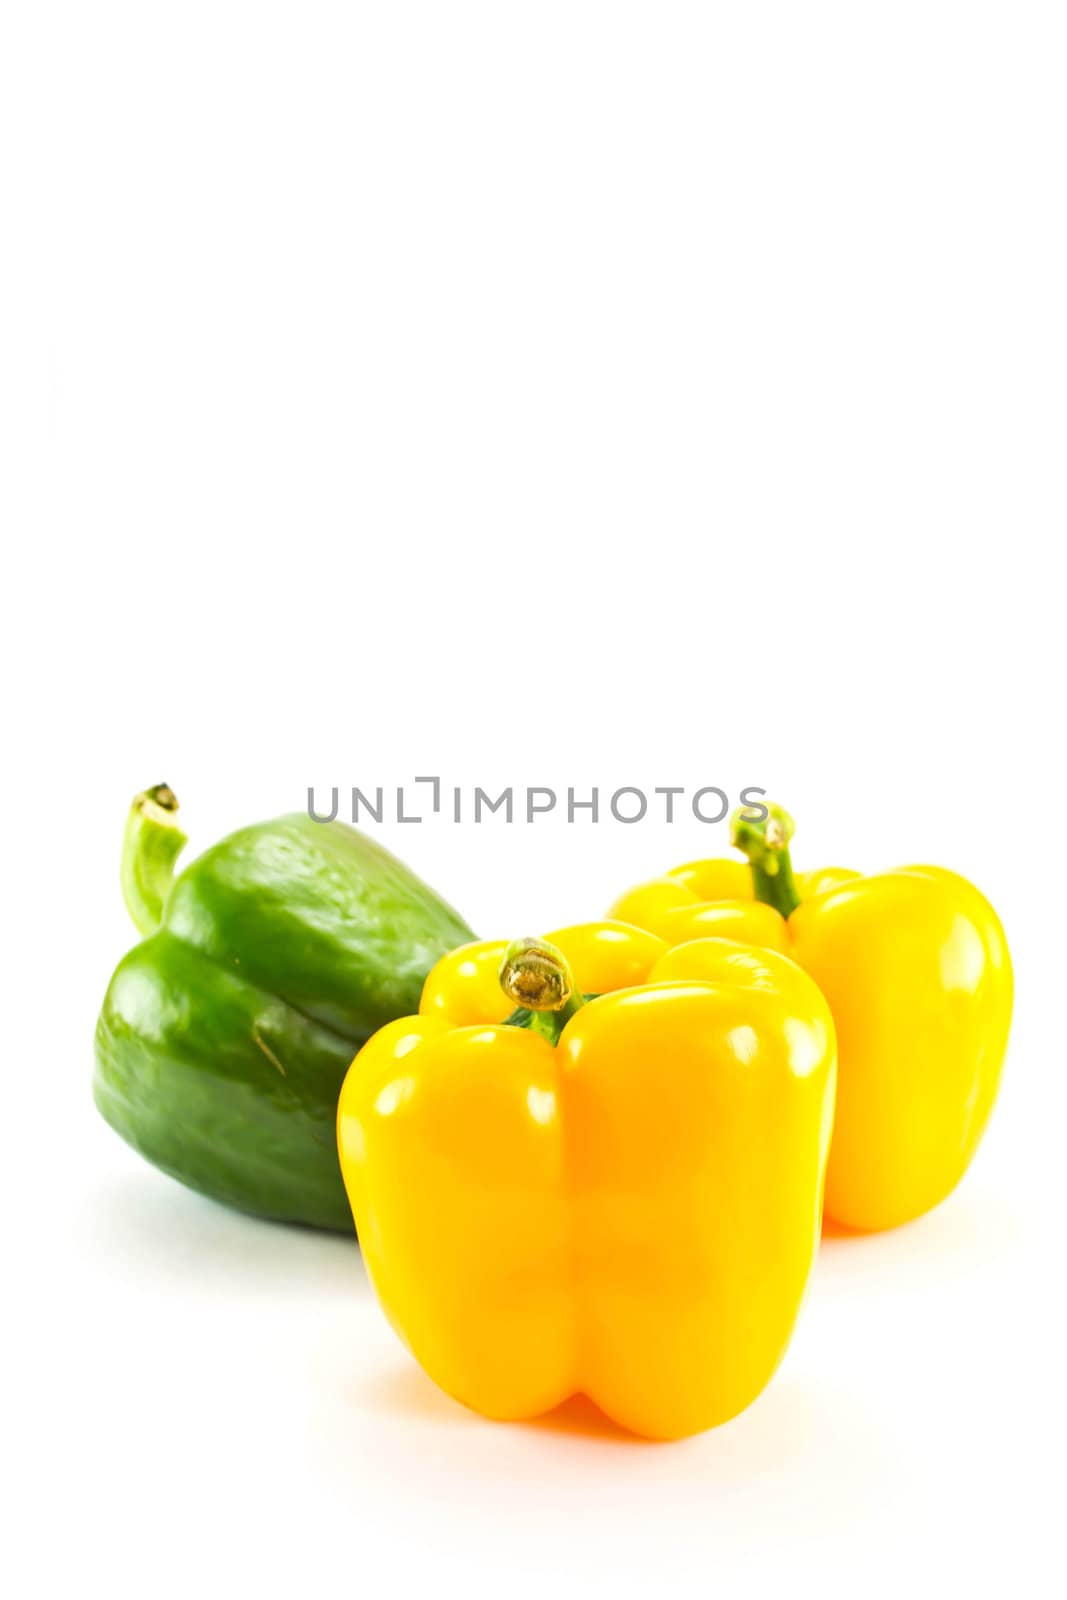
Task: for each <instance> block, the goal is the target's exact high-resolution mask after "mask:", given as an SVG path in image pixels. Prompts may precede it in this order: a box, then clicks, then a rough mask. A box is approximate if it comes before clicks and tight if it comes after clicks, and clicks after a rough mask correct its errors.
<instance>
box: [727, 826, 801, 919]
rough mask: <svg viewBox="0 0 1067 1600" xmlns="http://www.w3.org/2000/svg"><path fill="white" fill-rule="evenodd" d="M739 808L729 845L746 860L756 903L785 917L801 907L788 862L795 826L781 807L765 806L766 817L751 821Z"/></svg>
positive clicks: (791, 866)
mask: <svg viewBox="0 0 1067 1600" xmlns="http://www.w3.org/2000/svg"><path fill="white" fill-rule="evenodd" d="M750 809H751V808H750V807H747V806H742V807H741V808H740V810H738V811H735V812H734V814H733V816H732V817H731V818H730V842H731V844H733V845H734V847H735V848H736V849H738V850H740V851H741V853H742V855H745V856H747V857H748V864H749V866H750V868H751V869H752V888H753V891H754V893H755V896H756V899H757V900H762V901H763V902H764V904H765V905H768V906H773V907H774V909H775V910H776V911H778V912H780V913H781V915H782V916H783V917H788V916H789V915H790V914H791V913H792V912H794V911H795V910H796V908H797V906H798V905H799V904H800V896H799V895H798V894H797V886H796V883H795V882H794V880H793V863H792V862H791V861H790V859H789V841H790V839H791V838H792V837H793V834H794V833H795V832H796V823H795V822H794V821H793V819H792V817H791V816H790V815H789V812H788V811H785V810H784V809H783V808H782V807H781V806H777V805H773V804H771V805H767V806H765V807H764V810H765V811H766V813H767V815H766V816H765V817H760V818H759V819H757V820H753V819H752V818H751V817H750V816H749V815H748V812H749V810H750Z"/></svg>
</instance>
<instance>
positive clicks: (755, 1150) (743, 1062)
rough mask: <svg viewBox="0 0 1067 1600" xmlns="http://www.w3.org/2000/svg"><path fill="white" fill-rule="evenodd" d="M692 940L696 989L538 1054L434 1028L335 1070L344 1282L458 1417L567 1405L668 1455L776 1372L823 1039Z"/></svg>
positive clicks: (718, 948) (825, 1113) (755, 960)
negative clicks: (369, 1303)
mask: <svg viewBox="0 0 1067 1600" xmlns="http://www.w3.org/2000/svg"><path fill="white" fill-rule="evenodd" d="M701 943H702V944H703V945H704V946H705V948H704V949H703V951H701V952H700V953H699V961H700V971H701V976H700V978H699V979H698V980H696V981H656V982H653V983H650V984H647V985H645V986H642V987H633V988H624V989H620V990H617V991H616V992H613V993H607V994H605V995H604V996H603V997H602V998H600V999H597V1000H593V1001H591V1002H589V1003H588V1004H587V1005H585V1006H583V1007H582V1009H581V1010H579V1011H578V1012H577V1013H576V1014H575V1015H574V1016H573V1017H572V1018H571V1020H570V1021H569V1022H568V1023H567V1025H566V1026H565V1028H564V1029H563V1032H562V1034H561V1036H560V1039H559V1043H558V1044H557V1045H556V1046H555V1047H553V1046H552V1045H551V1044H550V1043H549V1042H548V1041H547V1040H546V1039H545V1038H543V1037H541V1036H540V1035H539V1034H536V1033H532V1032H527V1031H524V1030H523V1029H520V1028H515V1027H503V1026H500V1025H499V1024H491V1023H490V1024H485V1023H482V1024H477V1025H474V1026H455V1025H454V1023H453V1022H452V1021H450V1020H448V1018H447V1017H445V1016H444V1015H443V1014H442V1010H443V1008H442V1007H439V1006H433V1007H431V1009H430V1011H429V1013H428V1014H425V1015H421V1016H418V1017H411V1018H408V1019H405V1020H401V1021H398V1022H394V1023H391V1024H389V1025H388V1026H387V1027H385V1028H383V1029H382V1030H381V1031H380V1032H379V1033H377V1034H376V1035H375V1036H374V1037H373V1038H372V1039H370V1040H369V1041H368V1043H367V1044H366V1045H365V1046H364V1047H363V1049H362V1050H361V1051H360V1053H359V1055H358V1056H357V1057H356V1059H355V1061H354V1062H353V1064H352V1067H351V1069H350V1070H349V1073H348V1076H347V1078H346V1079H345V1083H344V1087H343V1089H342V1092H341V1100H340V1106H339V1110H338V1143H339V1150H340V1157H341V1168H342V1172H343V1174H344V1179H345V1184H346V1187H347V1190H348V1195H349V1199H350V1201H351V1203H352V1211H353V1215H354V1217H355V1221H356V1227H357V1229H358V1231H359V1236H360V1241H361V1244H362V1247H363V1252H364V1258H365V1261H366V1265H367V1269H368V1272H369V1274H370V1277H371V1280H372V1282H373V1284H374V1287H375V1289H376V1291H377V1293H378V1296H379V1298H380V1300H381V1303H382V1305H383V1307H384V1309H385V1311H386V1314H387V1316H388V1317H389V1319H390V1321H391V1322H392V1324H393V1326H394V1328H395V1329H396V1330H397V1332H398V1333H399V1334H400V1336H401V1338H402V1339H403V1340H404V1341H405V1342H406V1343H407V1345H408V1346H409V1347H410V1349H411V1351H412V1352H413V1354H414V1355H415V1357H416V1358H417V1359H418V1361H419V1362H420V1363H421V1364H422V1366H423V1367H424V1368H425V1370H426V1371H427V1372H428V1373H429V1375H430V1376H431V1377H432V1378H433V1379H434V1381H435V1382H436V1383H438V1384H439V1385H440V1386H441V1387H442V1388H443V1389H445V1390H446V1391H447V1392H448V1393H449V1394H451V1395H453V1396H454V1397H455V1398H456V1399H458V1400H460V1401H462V1402H463V1403H464V1404H466V1405H468V1406H471V1407H472V1408H473V1409H475V1410H476V1411H479V1412H482V1413H483V1414H485V1415H487V1416H490V1417H497V1418H511V1419H517V1418H526V1417H533V1416H537V1415H538V1414H540V1413H542V1412H545V1411H548V1410H551V1409H552V1408H553V1407H555V1406H556V1405H558V1404H559V1403H560V1402H561V1401H563V1400H566V1399H567V1398H568V1397H569V1396H570V1395H572V1394H574V1393H576V1392H582V1393H585V1394H587V1395H588V1396H589V1397H590V1398H591V1399H592V1400H593V1401H595V1403H596V1404H597V1405H598V1406H600V1408H601V1409H602V1410H603V1411H604V1412H605V1413H606V1414H607V1415H608V1416H609V1417H611V1418H613V1419H614V1420H615V1421H616V1422H617V1423H619V1424H620V1425H622V1426H623V1427H625V1428H628V1429H630V1430H632V1431H633V1432H635V1433H639V1434H643V1435H646V1436H648V1437H650V1438H658V1439H672V1438H678V1437H680V1436H682V1435H686V1434H691V1433H696V1432H699V1431H701V1430H703V1429H705V1428H710V1427H714V1426H715V1425H716V1424H717V1423H720V1422H724V1421H726V1420H727V1419H728V1418H729V1417H732V1416H734V1415H735V1414H736V1413H737V1412H739V1411H741V1410H742V1409H743V1408H744V1407H745V1406H747V1405H748V1404H749V1403H750V1402H751V1401H752V1400H753V1399H755V1397H756V1396H757V1395H758V1394H759V1392H760V1391H761V1390H762V1389H763V1387H764V1386H765V1384H766V1383H767V1382H768V1380H769V1379H770V1377H771V1375H772V1373H773V1372H774V1370H775V1367H776V1366H777V1365H778V1362H779V1361H780V1360H781V1357H782V1355H783V1353H784V1351H785V1348H786V1345H787V1343H788V1341H789V1337H790V1334H791V1332H792V1328H793V1324H794V1322H795V1319H796V1316H797V1312H798V1310H799V1307H800V1303H801V1300H802V1297H803V1294H804V1289H805V1286H806V1284H807V1281H808V1276H809V1273H810V1270H811V1265H812V1261H813V1259H814V1255H815V1250H816V1246H817V1242H818V1235H819V1223H820V1217H821V1209H822V1189H823V1176H824V1170H825V1162H826V1155H827V1150H828V1147H829V1140H830V1129H831V1120H832V1115H833V1088H834V1036H833V1023H832V1021H831V1018H830V1013H829V1008H828V1007H827V1005H826V1002H825V1000H824V999H823V997H822V995H821V994H820V993H819V991H818V989H817V988H816V986H815V985H814V984H813V983H812V982H811V980H810V979H809V978H808V977H806V975H805V974H804V973H802V972H801V971H800V969H799V968H798V967H796V966H795V965H794V964H793V963H792V962H789V961H787V960H785V959H784V958H782V957H780V956H778V955H776V954H774V953H773V952H763V951H758V950H754V949H751V948H748V947H742V946H737V945H734V944H730V943H729V942H727V941H724V940H705V941H701ZM689 948H690V949H691V950H695V949H696V946H695V945H694V946H690V947H689ZM679 954H680V953H679V952H674V953H673V957H672V955H671V954H668V952H666V951H665V950H664V952H663V956H662V957H661V960H670V959H672V958H673V959H678V957H679ZM694 959H697V958H694Z"/></svg>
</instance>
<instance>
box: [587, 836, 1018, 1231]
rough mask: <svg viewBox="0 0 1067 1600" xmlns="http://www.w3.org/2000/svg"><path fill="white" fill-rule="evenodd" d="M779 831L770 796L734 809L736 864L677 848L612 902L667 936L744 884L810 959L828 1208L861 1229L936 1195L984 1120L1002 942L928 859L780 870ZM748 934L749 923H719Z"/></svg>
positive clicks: (785, 860)
mask: <svg viewBox="0 0 1067 1600" xmlns="http://www.w3.org/2000/svg"><path fill="white" fill-rule="evenodd" d="M793 831H794V825H793V821H792V819H791V817H790V816H789V815H788V813H787V812H785V811H783V810H782V809H781V807H778V806H771V807H770V808H769V809H768V815H767V816H766V817H764V818H762V819H750V818H749V817H748V816H747V815H746V813H745V812H739V813H736V814H735V816H734V819H733V841H734V843H735V844H736V845H737V846H738V848H739V849H741V850H742V851H743V852H744V853H745V855H747V857H748V865H747V866H746V865H745V864H743V863H741V862H737V861H704V862H689V863H687V864H686V865H685V866H683V867H679V868H676V869H675V870H674V871H673V872H670V873H668V874H666V876H665V877H664V878H662V879H657V880H654V881H653V882H652V883H651V884H643V885H641V886H639V887H638V888H637V889H635V890H631V891H629V893H628V894H625V895H623V896H622V898H621V899H620V900H618V901H617V902H616V904H615V906H614V907H613V909H612V914H613V915H614V916H617V917H622V918H626V919H627V920H629V921H633V922H636V923H638V924H639V925H641V926H644V927H647V928H649V929H651V930H654V931H655V932H656V933H658V934H660V935H661V936H663V937H665V938H667V939H669V940H671V939H673V932H672V930H673V929H674V928H675V927H677V926H679V925H682V926H684V927H685V928H686V929H688V928H691V927H693V926H695V925H696V924H697V923H699V922H700V921H701V919H705V920H707V919H709V918H710V917H711V915H712V913H713V912H714V910H715V909H716V907H715V905H714V902H716V901H721V900H722V899H723V896H724V895H726V896H728V899H727V901H726V902H725V903H726V906H727V908H728V913H729V917H730V918H731V919H732V921H733V924H734V926H735V927H740V926H741V922H740V909H739V908H742V907H744V905H745V896H746V894H747V895H748V896H753V897H754V898H751V899H750V900H749V902H748V904H749V912H748V914H749V916H751V915H752V914H753V913H754V912H756V911H757V910H758V911H759V912H760V913H761V914H764V913H767V912H771V914H772V916H774V917H776V918H777V922H776V923H775V924H774V925H773V926H772V930H771V932H772V936H771V937H770V938H768V939H767V940H766V943H767V944H768V945H769V947H770V948H772V949H775V950H779V951H782V950H784V951H786V952H788V954H790V955H791V956H792V958H793V959H794V960H795V961H797V962H798V963H799V964H800V966H802V967H803V968H804V969H805V971H806V972H808V973H810V975H811V976H812V977H813V978H814V979H815V982H816V983H817V984H818V985H819V987H820V989H821V990H822V992H823V994H824V995H825V996H826V998H827V1000H828V1001H829V1003H830V1009H831V1011H832V1012H833V1017H834V1022H835V1025H836V1028H837V1041H838V1055H839V1069H838V1086H837V1109H836V1113H835V1119H834V1136H833V1142H832V1145H831V1149H830V1161H829V1166H828V1169H827V1176H826V1210H827V1214H828V1215H829V1216H830V1217H832V1218H833V1219H834V1220H835V1221H836V1222H839V1223H842V1224H844V1225H845V1226H846V1227H850V1228H855V1229H860V1230H876V1229H882V1228H891V1227H895V1226H896V1225H897V1224H899V1223H902V1222H907V1221H910V1220H911V1219H912V1218H914V1217H918V1216H921V1215H922V1213H923V1212H925V1211H929V1210H930V1209H931V1207H933V1206H935V1205H937V1204H938V1203H939V1202H940V1201H941V1200H943V1199H944V1198H945V1196H946V1195H948V1194H949V1193H951V1191H952V1190H953V1189H954V1188H955V1186H956V1184H957V1183H958V1182H959V1180H960V1178H961V1177H962V1176H963V1174H964V1172H965V1171H966V1169H967V1167H968V1165H969V1163H970V1161H971V1158H972V1157H973V1155H974V1153H975V1150H976V1149H977V1146H978V1142H979V1140H980V1139H981V1136H982V1133H983V1131H984V1129H985V1126H986V1123H987V1122H988V1119H989V1114H990V1112H991V1110H992V1107H993V1102H994V1099H995V1098H996V1093H997V1087H998V1084H999V1081H1000V1072H1001V1066H1002V1063H1003V1059H1004V1054H1005V1050H1006V1047H1007V1039H1008V1027H1009V1023H1010V1020H1011V1006H1012V971H1011V960H1010V957H1009V955H1008V947H1007V943H1006V941H1005V938H1004V932H1003V929H1002V928H1001V925H1000V923H999V921H998V920H997V916H996V913H995V912H994V910H993V908H992V906H991V905H990V904H989V902H988V901H987V900H986V899H985V898H984V897H983V896H982V895H981V894H980V893H979V891H978V890H977V889H976V888H975V887H974V885H973V884H971V883H968V882H967V881H966V879H964V878H960V877H958V876H957V875H956V874H955V873H952V872H947V871H945V870H944V869H942V868H940V867H902V868H899V869H897V870H895V871H892V872H884V873H879V874H878V875H876V876H871V877H864V876H861V874H859V873H858V872H853V871H851V870H849V869H847V868H844V867H830V868H825V869H823V870H822V871H819V872H811V873H806V874H805V873H798V874H796V875H795V877H794V874H793V869H792V864H791V862H790V857H789V841H790V839H791V837H792V835H793ZM739 871H740V872H741V873H743V874H745V875H746V876H747V877H748V878H749V882H748V884H747V885H744V884H742V882H741V881H740V880H739V878H738V876H737V874H738V872H739ZM705 902H712V903H711V904H707V903H705ZM759 935H760V930H759V928H758V927H757V926H756V925H755V924H754V923H749V924H747V925H746V931H745V933H744V935H742V934H740V933H737V932H735V933H733V934H732V937H742V936H743V937H747V938H751V939H753V940H754V941H756V942H760V939H759ZM690 936H691V935H690ZM680 965H681V968H682V969H683V970H684V971H685V972H686V974H688V972H689V967H688V965H687V962H686V960H685V959H684V958H681V961H680Z"/></svg>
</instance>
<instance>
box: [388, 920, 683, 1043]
mask: <svg viewBox="0 0 1067 1600" xmlns="http://www.w3.org/2000/svg"><path fill="white" fill-rule="evenodd" d="M548 940H549V942H550V943H551V944H554V945H555V946H556V948H557V949H559V950H561V951H562V952H563V954H564V956H566V958H567V963H568V965H569V966H570V969H571V971H572V973H573V974H574V981H575V983H576V985H577V987H578V991H579V993H581V994H606V993H607V992H608V990H609V989H628V988H629V987H630V986H631V985H632V984H635V983H644V981H645V979H646V978H647V977H648V974H649V973H650V972H651V970H652V968H653V967H654V966H655V964H656V962H657V961H658V960H659V958H660V956H661V955H663V953H664V951H665V950H666V949H667V942H666V940H664V939H660V938H658V937H657V936H656V935H655V934H653V933H650V932H648V931H647V930H646V929H644V928H639V927H635V926H633V925H631V924H628V923H626V922H616V921H602V922H579V923H576V924H575V925H574V926H573V927H570V928H559V929H557V931H556V932H555V933H550V934H549V935H548ZM507 947H508V940H507V939H480V940H476V941H475V942H474V943H472V944H461V945H460V946H459V947H458V948H457V949H455V950H452V951H450V952H449V953H448V955H445V956H442V957H441V959H440V961H438V963H437V965H436V966H435V967H432V968H431V970H430V972H429V974H428V975H427V978H426V982H425V983H424V984H423V986H422V996H421V998H420V1000H419V1015H420V1016H421V1017H438V1018H441V1019H442V1020H443V1021H445V1022H455V1023H474V1022H504V1021H505V1020H506V1019H507V1018H508V1017H510V1015H511V1013H512V1012H513V1011H514V1009H515V1002H514V1000H509V999H508V997H507V996H506V995H505V994H504V992H503V990H502V989H501V987H500V963H501V961H502V960H503V959H504V952H505V950H506V949H507Z"/></svg>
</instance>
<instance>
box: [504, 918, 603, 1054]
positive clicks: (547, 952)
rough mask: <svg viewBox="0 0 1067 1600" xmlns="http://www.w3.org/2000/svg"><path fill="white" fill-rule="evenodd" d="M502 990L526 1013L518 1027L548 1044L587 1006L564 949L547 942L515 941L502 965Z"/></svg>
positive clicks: (539, 940)
mask: <svg viewBox="0 0 1067 1600" xmlns="http://www.w3.org/2000/svg"><path fill="white" fill-rule="evenodd" d="M500 987H501V988H502V989H503V991H504V993H505V994H506V995H507V997H508V999H509V1000H513V1001H514V1002H515V1004H516V1006H518V1007H519V1008H521V1010H522V1011H523V1013H525V1014H524V1015H523V1017H522V1020H521V1022H517V1023H516V1026H518V1027H524V1028H526V1029H528V1030H529V1032H531V1033H539V1034H540V1035H541V1037H542V1038H544V1039H547V1040H548V1042H549V1044H552V1045H554V1044H556V1043H557V1042H558V1040H559V1036H560V1034H561V1033H562V1032H563V1030H564V1028H565V1027H566V1026H567V1024H568V1022H569V1021H570V1020H571V1018H572V1017H573V1016H574V1013H575V1012H576V1011H578V1010H580V1009H581V1007H582V1006H583V1005H584V1004H585V999H584V997H583V996H582V994H581V993H580V991H579V990H578V989H577V987H576V986H575V982H574V975H573V973H572V972H571V969H570V967H569V966H568V965H567V958H566V956H565V955H564V954H563V952H562V950H557V948H556V946H555V945H554V944H549V942H548V940H547V939H516V940H515V941H514V943H512V944H510V945H509V946H508V948H507V950H506V951H505V952H504V959H503V961H502V962H501V963H500Z"/></svg>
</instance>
